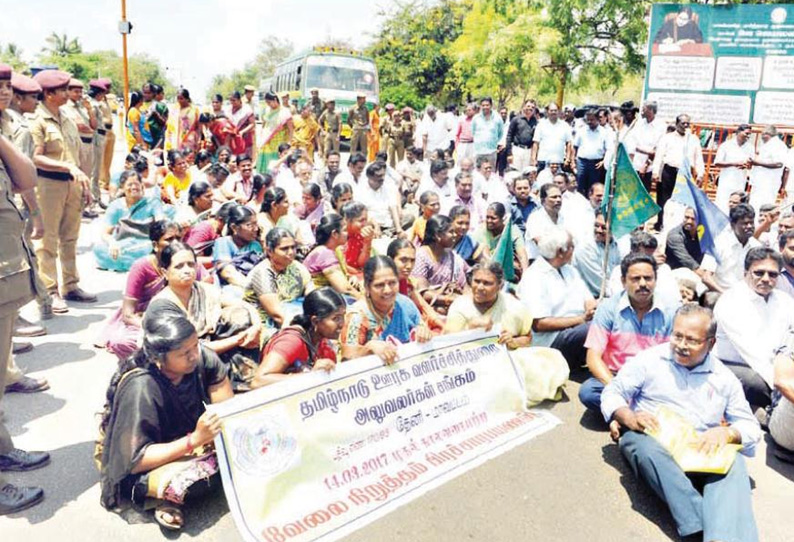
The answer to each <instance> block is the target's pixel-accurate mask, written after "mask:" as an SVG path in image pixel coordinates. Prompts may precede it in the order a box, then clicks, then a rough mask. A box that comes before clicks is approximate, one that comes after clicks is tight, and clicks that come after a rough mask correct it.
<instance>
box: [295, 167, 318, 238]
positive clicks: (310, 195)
mask: <svg viewBox="0 0 794 542" xmlns="http://www.w3.org/2000/svg"><path fill="white" fill-rule="evenodd" d="M323 215H325V207H324V206H323V192H322V190H321V189H320V185H319V184H316V183H308V184H306V186H305V187H304V188H303V203H302V204H301V205H299V206H298V207H297V208H296V209H295V216H296V217H298V219H300V221H301V222H300V224H299V226H298V227H299V229H300V232H301V237H302V238H303V240H304V242H305V243H306V245H307V246H310V247H313V246H314V245H315V244H317V242H316V240H315V237H314V230H316V229H317V224H319V223H320V219H321V218H322V217H323Z"/></svg>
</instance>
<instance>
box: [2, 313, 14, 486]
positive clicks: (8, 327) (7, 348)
mask: <svg viewBox="0 0 794 542" xmlns="http://www.w3.org/2000/svg"><path fill="white" fill-rule="evenodd" d="M15 318H16V311H12V312H11V314H8V315H6V316H2V317H0V403H2V400H3V395H4V394H5V391H6V384H7V383H10V382H7V378H8V364H9V363H8V359H3V357H4V356H8V357H9V358H10V357H11V336H12V334H13V333H14V320H15ZM13 449H14V444H13V443H12V442H11V435H9V434H8V430H7V429H6V426H5V424H4V423H3V420H2V419H0V454H5V453H8V452H10V451H11V450H13ZM4 485H5V483H4V482H3V475H2V473H0V487H3V486H4Z"/></svg>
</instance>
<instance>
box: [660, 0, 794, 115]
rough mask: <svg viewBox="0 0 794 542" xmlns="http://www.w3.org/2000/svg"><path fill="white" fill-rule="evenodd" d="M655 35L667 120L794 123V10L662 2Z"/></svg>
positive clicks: (663, 111)
mask: <svg viewBox="0 0 794 542" xmlns="http://www.w3.org/2000/svg"><path fill="white" fill-rule="evenodd" d="M649 37H650V39H649V40H648V67H647V70H646V74H645V98H646V99H648V100H655V101H656V102H657V104H658V106H659V115H660V116H661V117H662V118H664V119H668V120H672V119H673V118H675V117H676V115H679V114H681V113H687V114H688V115H689V116H690V117H691V118H692V120H693V121H694V122H700V123H711V124H721V125H726V124H727V125H730V124H741V123H754V124H775V125H777V126H781V125H794V5H792V4H771V5H762V4H754V5H745V4H738V5H717V6H709V5H699V4H654V6H653V9H652V10H651V21H650V36H649Z"/></svg>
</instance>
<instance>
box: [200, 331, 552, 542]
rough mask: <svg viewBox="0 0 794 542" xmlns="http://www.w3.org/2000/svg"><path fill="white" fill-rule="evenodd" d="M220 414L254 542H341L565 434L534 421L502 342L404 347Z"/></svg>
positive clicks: (230, 489) (241, 523)
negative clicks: (395, 358) (456, 481)
mask: <svg viewBox="0 0 794 542" xmlns="http://www.w3.org/2000/svg"><path fill="white" fill-rule="evenodd" d="M400 354H401V358H400V361H399V362H398V363H397V364H395V365H393V366H391V367H386V366H384V365H383V363H382V362H381V361H380V359H378V358H376V357H374V356H370V357H367V358H362V359H359V360H354V361H350V362H345V363H340V364H338V365H337V367H336V369H335V370H334V371H333V372H331V373H325V372H321V371H318V372H311V373H305V374H302V375H300V376H296V377H294V378H291V379H289V380H286V381H284V382H280V383H278V384H276V385H273V386H270V387H266V388H263V389H259V390H255V391H254V392H251V393H248V394H246V395H243V396H238V397H235V398H234V399H232V400H230V401H226V402H224V403H220V404H218V405H215V406H213V407H212V409H213V411H214V412H217V413H218V415H219V416H220V417H221V418H222V421H223V429H222V431H221V434H220V435H218V437H217V438H216V440H215V444H216V448H217V452H218V459H219V463H220V465H221V474H222V478H223V486H224V491H225V492H226V497H227V499H228V502H229V507H230V509H231V510H232V513H233V515H234V518H235V522H236V524H237V527H238V529H239V530H240V532H241V534H242V535H243V538H244V539H245V540H247V541H257V542H286V541H293V540H299V541H300V540H326V541H330V540H338V539H339V538H341V537H343V536H345V535H346V534H349V533H350V532H352V531H354V530H356V529H359V528H361V527H362V526H364V525H366V524H368V523H370V522H372V521H375V520H377V519H378V518H380V517H382V516H383V515H385V514H387V513H388V512H390V511H391V510H394V509H395V508H397V507H398V506H400V505H403V504H405V503H407V502H409V501H411V500H413V499H415V498H417V497H418V496H420V495H422V494H423V493H425V492H427V491H428V490H430V489H432V488H434V487H437V486H439V485H440V484H443V483H444V482H446V481H448V480H450V479H451V478H454V477H455V476H458V475H460V474H462V473H464V472H466V471H468V470H470V469H472V468H474V467H476V466H477V465H480V464H481V463H483V462H484V461H486V460H488V459H490V458H492V457H495V456H497V455H499V454H502V453H504V452H506V451H508V450H509V449H511V448H513V447H515V446H517V445H519V444H521V443H524V442H526V441H528V440H529V439H531V438H533V437H534V436H537V435H539V434H541V433H543V432H545V431H548V430H549V429H551V428H553V427H554V426H556V425H557V424H559V423H560V422H559V420H557V418H555V417H554V416H552V415H551V414H549V413H548V412H544V411H531V410H530V411H528V410H526V409H525V406H524V405H525V397H524V390H523V374H522V372H521V370H520V368H519V367H518V366H517V365H516V364H515V363H514V362H513V360H512V359H511V357H510V355H509V354H508V352H507V350H506V348H505V347H504V346H502V345H499V344H498V343H497V342H496V335H494V334H493V333H487V334H486V333H483V332H465V333H461V334H457V335H449V336H442V337H439V338H436V339H434V340H433V342H432V343H430V344H428V345H415V344H411V345H405V346H403V347H401V350H400Z"/></svg>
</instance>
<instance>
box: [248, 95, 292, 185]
mask: <svg viewBox="0 0 794 542" xmlns="http://www.w3.org/2000/svg"><path fill="white" fill-rule="evenodd" d="M265 103H266V104H267V107H266V108H265V112H264V113H262V145H261V146H260V147H259V158H258V160H257V162H256V170H257V171H258V172H259V173H263V174H264V173H269V172H270V165H271V164H270V163H271V162H274V161H276V160H278V158H279V153H278V147H279V145H281V144H282V143H289V142H290V141H291V140H292V131H293V127H292V113H291V112H290V110H289V108H288V107H282V105H281V103H280V102H279V100H278V96H276V95H275V94H273V93H272V92H268V93H267V94H265Z"/></svg>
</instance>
